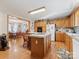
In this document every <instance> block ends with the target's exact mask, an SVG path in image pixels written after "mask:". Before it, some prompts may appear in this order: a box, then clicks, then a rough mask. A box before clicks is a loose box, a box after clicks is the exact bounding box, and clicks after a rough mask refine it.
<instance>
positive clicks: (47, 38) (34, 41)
mask: <svg viewBox="0 0 79 59" xmlns="http://www.w3.org/2000/svg"><path fill="white" fill-rule="evenodd" d="M29 38H30V39H31V56H33V57H40V58H43V57H44V56H45V55H46V54H47V52H48V51H49V49H50V47H51V35H50V34H49V33H32V34H30V35H29Z"/></svg>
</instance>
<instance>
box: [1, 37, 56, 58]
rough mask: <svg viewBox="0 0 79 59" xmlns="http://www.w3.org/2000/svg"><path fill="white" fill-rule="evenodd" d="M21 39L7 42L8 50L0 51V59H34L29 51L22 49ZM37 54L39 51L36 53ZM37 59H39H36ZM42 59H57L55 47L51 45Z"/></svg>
mask: <svg viewBox="0 0 79 59" xmlns="http://www.w3.org/2000/svg"><path fill="white" fill-rule="evenodd" d="M22 45H23V39H22V38H21V39H16V40H14V39H12V40H9V46H10V48H9V49H8V50H6V51H0V59H35V58H32V57H31V51H29V50H28V49H26V48H23V47H22ZM38 52H39V51H38ZM37 59H39V58H37ZM44 59H57V58H56V51H55V47H54V45H53V44H52V46H51V49H50V51H49V52H48V54H47V55H46V56H45V58H44Z"/></svg>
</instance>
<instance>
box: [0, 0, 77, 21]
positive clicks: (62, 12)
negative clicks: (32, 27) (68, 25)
mask: <svg viewBox="0 0 79 59" xmlns="http://www.w3.org/2000/svg"><path fill="white" fill-rule="evenodd" d="M78 2H79V0H0V10H1V11H3V12H6V13H7V14H9V15H12V16H21V17H24V18H30V19H32V20H36V19H40V18H56V17H63V16H67V15H69V14H70V13H71V11H72V10H73V9H74V7H75V6H76V5H77V4H78ZM43 6H45V7H46V11H45V12H42V13H38V14H35V15H30V14H28V11H31V10H33V9H37V8H40V7H43ZM77 6H78V5H77Z"/></svg>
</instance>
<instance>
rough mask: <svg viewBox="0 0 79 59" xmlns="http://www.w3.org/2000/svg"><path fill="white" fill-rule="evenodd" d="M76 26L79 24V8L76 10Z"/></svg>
mask: <svg viewBox="0 0 79 59" xmlns="http://www.w3.org/2000/svg"><path fill="white" fill-rule="evenodd" d="M74 14H75V15H74V16H75V26H79V8H78V9H77V10H76V11H75V13H74Z"/></svg>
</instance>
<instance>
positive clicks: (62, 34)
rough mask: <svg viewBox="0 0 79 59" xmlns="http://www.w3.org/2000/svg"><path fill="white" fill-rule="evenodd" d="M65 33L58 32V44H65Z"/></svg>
mask: <svg viewBox="0 0 79 59" xmlns="http://www.w3.org/2000/svg"><path fill="white" fill-rule="evenodd" d="M64 34H65V33H64V32H56V42H64V40H65V35H64Z"/></svg>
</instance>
